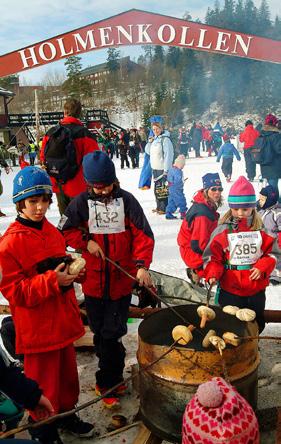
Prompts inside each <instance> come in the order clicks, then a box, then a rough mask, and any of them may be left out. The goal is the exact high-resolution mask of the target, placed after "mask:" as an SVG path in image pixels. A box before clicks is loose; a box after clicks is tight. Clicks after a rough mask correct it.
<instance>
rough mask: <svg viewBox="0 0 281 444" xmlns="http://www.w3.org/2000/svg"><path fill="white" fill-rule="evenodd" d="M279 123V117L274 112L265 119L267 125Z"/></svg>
mask: <svg viewBox="0 0 281 444" xmlns="http://www.w3.org/2000/svg"><path fill="white" fill-rule="evenodd" d="M277 123H278V119H277V117H276V116H274V114H267V116H265V119H264V124H265V125H271V126H276V125H277Z"/></svg>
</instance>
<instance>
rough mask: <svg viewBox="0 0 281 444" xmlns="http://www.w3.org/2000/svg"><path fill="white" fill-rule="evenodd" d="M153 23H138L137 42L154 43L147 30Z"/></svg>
mask: <svg viewBox="0 0 281 444" xmlns="http://www.w3.org/2000/svg"><path fill="white" fill-rule="evenodd" d="M151 26H152V25H151V24H149V25H144V24H142V25H137V27H138V36H139V37H138V40H137V41H136V43H152V40H151V38H150V37H149V35H148V33H147V30H148V29H149V28H150V27H151Z"/></svg>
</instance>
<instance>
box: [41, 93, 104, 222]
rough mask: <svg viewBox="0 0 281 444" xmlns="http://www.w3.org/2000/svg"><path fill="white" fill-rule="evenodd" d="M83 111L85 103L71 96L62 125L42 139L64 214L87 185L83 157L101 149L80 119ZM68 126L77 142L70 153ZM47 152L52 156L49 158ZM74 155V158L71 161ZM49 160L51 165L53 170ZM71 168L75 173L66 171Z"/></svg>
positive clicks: (42, 156) (59, 204) (42, 158)
mask: <svg viewBox="0 0 281 444" xmlns="http://www.w3.org/2000/svg"><path fill="white" fill-rule="evenodd" d="M81 111H82V106H81V103H80V102H79V101H78V100H76V99H68V100H67V101H66V102H65V104H64V117H63V119H62V120H61V121H60V122H59V126H58V125H57V126H55V127H52V128H51V129H49V131H48V132H47V133H46V135H45V136H44V138H43V141H42V148H41V153H40V160H41V162H42V163H43V165H45V166H46V168H47V171H48V174H49V175H50V176H51V181H52V185H53V191H54V193H56V196H57V202H58V208H59V212H60V214H63V213H64V210H65V208H66V207H67V205H68V204H69V202H70V201H71V199H73V197H74V196H77V194H79V193H81V192H82V191H85V190H86V189H87V185H86V182H85V180H84V177H83V171H82V160H83V157H84V156H85V155H86V154H88V153H91V152H92V151H95V150H98V149H99V147H98V144H97V142H96V140H95V137H94V135H93V134H92V133H91V132H90V131H89V130H88V129H87V128H85V127H84V125H83V123H82V122H81V120H80V116H81ZM64 128H66V131H67V130H69V131H70V133H71V139H72V140H73V144H74V146H73V145H72V144H71V146H73V152H72V150H71V152H70V149H69V151H68V154H67V155H66V149H68V148H67V147H66V146H65V145H64V142H63V141H65V143H66V144H68V142H67V141H68V140H69V138H68V137H67V135H66V133H65V132H64V131H63V129H64ZM68 145H70V144H68ZM47 147H49V148H48V149H49V151H48V154H47V151H46V149H47ZM69 148H70V147H69ZM47 156H48V157H49V156H52V157H50V160H48V159H47ZM70 157H71V158H73V159H72V161H71V162H70ZM67 158H68V159H69V162H68V161H67ZM48 164H49V165H50V171H49V168H48ZM61 166H64V168H63V169H64V175H65V177H64V178H63V177H62V172H61ZM72 168H74V170H72ZM52 169H54V174H56V175H57V177H55V176H53V175H52ZM70 170H71V174H68V173H67V174H66V171H67V172H69V171H70ZM72 173H73V174H72Z"/></svg>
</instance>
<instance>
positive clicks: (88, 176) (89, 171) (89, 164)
mask: <svg viewBox="0 0 281 444" xmlns="http://www.w3.org/2000/svg"><path fill="white" fill-rule="evenodd" d="M82 165H83V173H84V177H85V180H86V182H88V183H90V184H91V185H99V184H103V185H111V184H112V183H114V182H115V181H116V173H115V166H114V163H113V162H112V160H111V159H110V158H109V157H108V155H107V154H105V153H104V152H103V151H94V152H93V153H89V154H87V155H86V156H84V158H83V162H82Z"/></svg>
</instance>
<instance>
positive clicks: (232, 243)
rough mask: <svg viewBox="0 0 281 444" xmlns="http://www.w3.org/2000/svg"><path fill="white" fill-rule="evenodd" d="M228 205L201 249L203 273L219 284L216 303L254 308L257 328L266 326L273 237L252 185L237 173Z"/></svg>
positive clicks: (208, 278) (260, 328)
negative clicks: (260, 215)
mask: <svg viewBox="0 0 281 444" xmlns="http://www.w3.org/2000/svg"><path fill="white" fill-rule="evenodd" d="M228 205H229V207H230V209H229V210H228V211H227V213H226V214H225V215H224V216H223V217H222V219H221V221H220V225H219V226H218V227H217V228H216V230H215V231H214V232H213V233H212V237H211V240H210V243H209V245H208V247H207V249H206V251H205V252H204V259H205V264H206V268H205V270H204V277H205V279H206V281H207V282H208V283H209V284H210V285H214V284H216V283H218V284H219V298H218V300H219V304H220V306H221V307H224V306H225V305H235V306H237V307H239V308H250V309H252V310H254V311H255V313H256V319H257V323H258V325H259V331H260V332H261V331H262V330H263V329H264V326H265V320H264V307H265V289H266V287H267V286H268V284H269V277H270V274H271V273H272V271H273V270H274V268H275V264H276V259H275V258H274V257H273V256H272V246H273V242H274V239H273V237H272V236H270V235H269V234H267V233H266V231H265V230H264V229H263V224H262V221H261V218H260V217H259V215H258V213H257V211H256V209H255V207H256V196H255V190H254V187H253V185H252V184H251V183H250V182H249V181H248V180H247V179H246V178H245V177H244V176H240V177H239V179H237V180H236V182H234V184H233V185H232V187H231V188H230V191H229V195H228Z"/></svg>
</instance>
